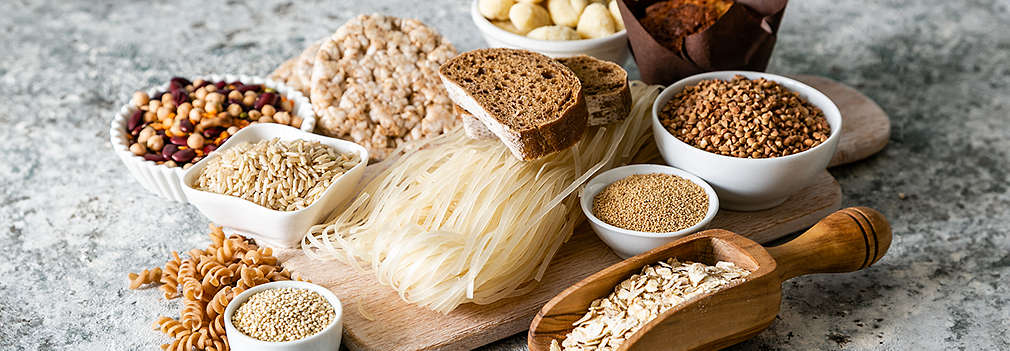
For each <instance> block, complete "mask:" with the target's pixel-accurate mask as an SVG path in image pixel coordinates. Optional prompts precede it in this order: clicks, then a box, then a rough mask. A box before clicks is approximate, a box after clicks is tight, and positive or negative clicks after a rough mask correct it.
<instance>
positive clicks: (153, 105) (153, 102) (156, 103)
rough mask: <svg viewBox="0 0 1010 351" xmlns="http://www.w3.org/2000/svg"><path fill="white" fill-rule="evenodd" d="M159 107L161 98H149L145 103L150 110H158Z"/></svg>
mask: <svg viewBox="0 0 1010 351" xmlns="http://www.w3.org/2000/svg"><path fill="white" fill-rule="evenodd" d="M159 107H161V100H151V102H148V103H147V110H148V111H151V112H158V108H159Z"/></svg>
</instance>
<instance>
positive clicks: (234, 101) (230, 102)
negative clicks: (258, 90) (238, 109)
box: [228, 99, 242, 105]
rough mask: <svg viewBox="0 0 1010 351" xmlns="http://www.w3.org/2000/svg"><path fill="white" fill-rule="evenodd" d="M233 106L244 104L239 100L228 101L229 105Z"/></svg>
mask: <svg viewBox="0 0 1010 351" xmlns="http://www.w3.org/2000/svg"><path fill="white" fill-rule="evenodd" d="M231 104H239V105H241V104H242V100H239V99H228V105H231Z"/></svg>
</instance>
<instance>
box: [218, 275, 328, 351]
mask: <svg viewBox="0 0 1010 351" xmlns="http://www.w3.org/2000/svg"><path fill="white" fill-rule="evenodd" d="M279 291H284V292H285V294H277V292H279ZM261 293H263V294H261ZM268 294H269V295H268ZM306 297H308V298H306ZM320 297H321V298H322V299H320ZM321 300H325V302H323V301H321ZM247 302H249V304H250V305H249V306H246V309H247V310H243V311H242V312H238V311H239V309H240V308H242V307H243V305H246V303H247ZM253 304H256V305H253ZM321 304H328V305H329V307H331V308H332V309H327V308H326V307H327V306H323V305H321ZM265 306H269V308H265ZM319 311H325V313H320V312H319ZM330 311H332V314H329V312H330ZM236 314H239V316H238V317H239V318H236ZM342 314H343V308H342V306H341V304H340V299H338V298H337V296H336V295H334V294H333V292H332V291H330V290H329V289H326V288H324V287H322V286H319V285H316V284H312V283H309V282H301V281H293V280H288V281H278V282H271V283H266V284H262V285H257V286H254V287H252V288H249V289H247V290H245V291H243V292H242V293H240V294H238V295H237V296H235V298H233V299H232V300H231V302H229V303H228V307H227V308H225V311H224V326H225V332H226V333H227V336H228V344H229V346H231V350H233V351H253V350H256V351H324V350H325V351H335V350H339V349H340V337H341V333H343V326H342V321H343V319H342ZM315 321H322V322H320V323H317V324H318V325H316V326H315V327H311V326H310V325H312V323H311V322H315ZM236 323H239V326H236ZM285 323H290V324H285ZM240 328H241V329H240ZM317 329H320V330H317ZM242 330H247V331H252V330H255V334H256V335H257V336H259V337H260V338H263V339H271V338H273V339H277V338H280V339H295V340H291V341H264V340H260V339H259V338H255V337H252V336H250V335H247V334H246V333H243V332H242ZM285 330H287V331H285ZM298 334H306V335H298Z"/></svg>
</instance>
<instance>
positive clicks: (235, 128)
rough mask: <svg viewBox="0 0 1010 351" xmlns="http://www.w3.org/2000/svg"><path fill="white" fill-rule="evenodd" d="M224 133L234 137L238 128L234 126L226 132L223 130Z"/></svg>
mask: <svg viewBox="0 0 1010 351" xmlns="http://www.w3.org/2000/svg"><path fill="white" fill-rule="evenodd" d="M225 132H228V135H235V133H238V127H236V126H231V127H228V130H225Z"/></svg>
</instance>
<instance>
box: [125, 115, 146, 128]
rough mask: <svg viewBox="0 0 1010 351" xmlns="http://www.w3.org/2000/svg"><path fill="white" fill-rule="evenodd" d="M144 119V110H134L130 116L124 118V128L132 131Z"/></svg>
mask: <svg viewBox="0 0 1010 351" xmlns="http://www.w3.org/2000/svg"><path fill="white" fill-rule="evenodd" d="M143 121H144V111H143V110H137V111H134V112H133V114H132V115H130V118H129V119H127V120H126V130H129V131H132V130H134V129H135V128H137V126H139V125H140V124H141V122H143Z"/></svg>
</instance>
